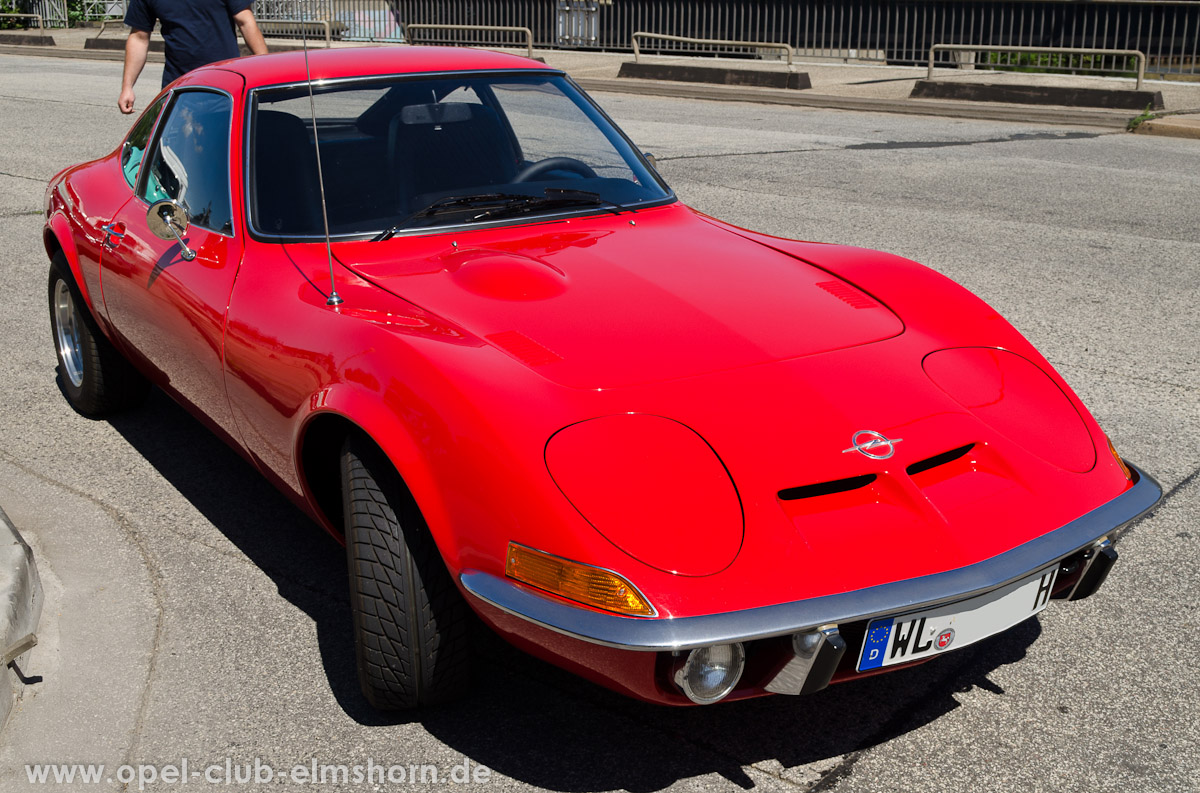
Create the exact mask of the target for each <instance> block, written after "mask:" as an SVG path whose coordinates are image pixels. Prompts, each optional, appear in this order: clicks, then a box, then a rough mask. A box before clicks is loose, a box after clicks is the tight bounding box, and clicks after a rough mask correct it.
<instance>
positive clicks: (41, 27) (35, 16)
mask: <svg viewBox="0 0 1200 793" xmlns="http://www.w3.org/2000/svg"><path fill="white" fill-rule="evenodd" d="M0 17H15V18H17V19H32V20H33V21H34V22H36V23H37V25H35V26H34V27H36V28H37V29H38V30H45V29H46V25H45V23H44V22H42V15H41V14H0Z"/></svg>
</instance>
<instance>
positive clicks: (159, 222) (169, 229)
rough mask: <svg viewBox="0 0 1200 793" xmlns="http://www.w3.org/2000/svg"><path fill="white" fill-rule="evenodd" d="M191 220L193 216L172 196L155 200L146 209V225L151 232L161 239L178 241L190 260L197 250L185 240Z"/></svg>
mask: <svg viewBox="0 0 1200 793" xmlns="http://www.w3.org/2000/svg"><path fill="white" fill-rule="evenodd" d="M190 222H191V218H189V217H188V212H187V210H186V209H184V208H183V205H182V204H180V203H179V202H178V201H175V200H173V199H170V198H164V199H163V200H162V201H155V202H154V203H153V204H151V205H150V209H148V210H147V211H146V225H147V226H148V227H149V229H150V232H151V233H152V234H154V236H156V237H159V238H160V239H164V240H175V241H176V242H178V243H179V249H180V253H181V254H182V256H183V259H184V261H188V262H190V261H191V260H192V259H195V258H196V252H195V251H194V250H192V249H191V248H189V247H188V246H187V244H186V243H185V242H184V241H183V235H184V234H186V233H187V230H188V224H189V223H190Z"/></svg>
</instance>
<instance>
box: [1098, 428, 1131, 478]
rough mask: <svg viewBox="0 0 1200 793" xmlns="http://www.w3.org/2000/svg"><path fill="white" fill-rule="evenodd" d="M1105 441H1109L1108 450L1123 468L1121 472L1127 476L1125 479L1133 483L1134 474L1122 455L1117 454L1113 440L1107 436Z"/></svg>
mask: <svg viewBox="0 0 1200 793" xmlns="http://www.w3.org/2000/svg"><path fill="white" fill-rule="evenodd" d="M1104 439H1105V440H1106V441H1108V450H1109V451H1110V452H1112V456H1113V459H1114V460H1116V461H1117V465H1119V466H1121V471H1122V472H1123V473H1124V474H1125V478H1126V479H1128V480H1129V481H1130V482H1132V481H1133V472H1132V471H1130V470H1129V466H1128V465H1126V464H1125V461H1124V460H1122V459H1121V455H1119V454H1117V447H1116V446H1114V445H1113V442H1112V438H1110V437H1108V436H1107V435H1105V436H1104Z"/></svg>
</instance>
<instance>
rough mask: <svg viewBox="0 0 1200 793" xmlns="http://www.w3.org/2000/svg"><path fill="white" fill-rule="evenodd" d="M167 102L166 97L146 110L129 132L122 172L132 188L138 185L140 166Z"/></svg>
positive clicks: (122, 160) (123, 154) (123, 149)
mask: <svg viewBox="0 0 1200 793" xmlns="http://www.w3.org/2000/svg"><path fill="white" fill-rule="evenodd" d="M166 101H167V97H165V96H164V97H163V98H162V99H159V100H158V101H157V102H155V103H154V104H153V105H151V106H150V107H148V108H146V112H145V113H142V117H141V118H139V119H138V120H137V123H136V124H134V125H133V129H131V130H129V136H128V137H127V138H125V145H124V146H123V147H122V148H121V171H122V172H123V173H124V174H125V181H126V182H129V186H130V187H134V186H135V185H137V175H138V166H140V165H141V164H142V155H143V154H145V152H146V146H147V145H149V143H150V133H151V132H153V131H154V122H155V121H156V120H157V119H158V114H159V112H160V111H161V110H162V107H163V103H165V102H166Z"/></svg>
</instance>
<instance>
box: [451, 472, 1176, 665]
mask: <svg viewBox="0 0 1200 793" xmlns="http://www.w3.org/2000/svg"><path fill="white" fill-rule="evenodd" d="M1128 465H1129V467H1130V469H1131V470H1132V471H1134V473H1135V475H1136V476H1137V481H1136V482H1135V483H1134V485H1133V487H1131V488H1130V489H1128V490H1126V491H1125V492H1124V493H1122V494H1121V495H1119V496H1117V497H1116V498H1114V499H1113V500H1111V501H1109V502H1107V503H1105V504H1102V505H1101V506H1099V507H1097V508H1096V509H1094V510H1092V511H1091V512H1088V513H1087V514H1085V515H1082V516H1080V517H1078V518H1076V519H1075V520H1073V521H1071V522H1070V523H1067V524H1066V525H1064V526H1061V527H1059V528H1058V529H1056V530H1054V531H1050V532H1047V533H1046V534H1044V535H1042V536H1041V537H1037V538H1035V539H1033V540H1030V541H1029V542H1026V543H1024V544H1022V545H1019V546H1017V547H1016V548H1013V549H1012V550H1010V551H1006V552H1005V553H1002V554H1000V555H998V556H994V557H992V558H991V559H985V560H984V561H982V562H977V563H975V564H972V565H968V566H966V567H960V568H958V569H955V570H947V571H945V572H942V573H936V574H934V575H928V576H922V577H920V578H911V579H907V580H904V581H895V582H892V583H887V584H880V585H878V586H873V587H868V588H866V589H859V590H855V591H852V592H843V593H840V594H836V595H827V596H825V597H816V598H810V599H808V600H798V601H795V602H792V603H780V604H777V605H774V606H763V607H760V608H753V609H745V610H742V611H731V612H725V613H721V614H706V615H702V616H698V617H679V618H663V619H648V618H636V617H622V616H618V615H615V614H602V613H600V612H597V611H591V610H588V609H584V608H576V607H574V606H570V605H567V604H566V603H565V602H564V601H560V600H555V599H552V598H550V597H547V596H543V595H540V594H536V593H535V592H534V590H532V589H528V588H526V587H524V586H521V585H520V584H517V583H516V582H514V581H510V580H508V579H506V578H501V577H499V576H495V575H492V574H490V573H485V572H482V571H479V570H466V571H464V572H463V573H462V574H461V575H460V576H459V580H460V581H461V582H462V585H463V587H464V588H465V589H466V591H467V592H468V593H469V594H470V595H471V596H473V597H475V598H478V599H479V600H482V601H483V602H485V603H488V604H490V605H492V606H494V607H496V608H498V609H500V610H501V611H503V612H505V613H507V614H511V615H513V616H515V617H519V618H521V619H524V620H526V621H528V622H531V623H533V624H535V625H539V626H541V627H543V628H546V629H548V630H551V631H554V632H556V633H560V634H562V635H564V636H568V637H570V638H573V639H578V640H580V641H584V642H588V643H590V644H598V645H601V646H604V647H615V648H618V649H622V650H632V651H640V652H660V651H675V650H689V649H693V648H696V647H705V646H708V645H713V644H728V643H731V642H746V641H753V640H755V639H768V638H771V637H775V636H786V635H788V634H792V633H797V632H801V631H805V630H811V629H813V628H817V627H819V626H821V625H830V624H842V625H844V624H846V623H851V622H861V621H864V620H868V619H873V618H875V617H883V616H888V615H893V614H903V613H906V612H910V611H921V610H924V609H927V608H932V607H936V606H940V605H943V604H946V603H953V602H957V601H960V600H965V599H967V598H971V597H975V596H977V595H981V594H984V593H985V592H989V591H991V590H993V589H997V588H999V587H1002V586H1005V585H1007V584H1009V583H1012V582H1013V581H1017V580H1019V579H1020V578H1022V577H1024V576H1026V575H1029V574H1030V573H1032V572H1034V571H1036V570H1039V569H1041V568H1043V567H1045V566H1046V565H1049V564H1052V563H1054V562H1055V561H1059V560H1062V559H1065V558H1067V557H1068V556H1071V555H1072V554H1074V553H1077V552H1079V551H1081V550H1083V549H1085V548H1087V547H1088V546H1091V545H1094V544H1095V543H1097V542H1098V541H1100V540H1102V539H1103V538H1104V537H1105V536H1106V535H1110V534H1112V533H1114V532H1115V531H1117V530H1118V529H1120V528H1121V527H1122V526H1125V525H1126V524H1128V523H1130V522H1131V521H1134V520H1136V519H1138V518H1139V517H1141V516H1142V515H1144V514H1146V513H1147V512H1148V511H1150V510H1151V509H1153V508H1154V506H1155V505H1156V504H1158V502H1159V500H1160V499H1161V498H1162V488H1161V486H1159V484H1158V482H1156V481H1155V480H1154V478H1153V477H1151V476H1150V475H1149V474H1147V473H1146V472H1144V471H1142V470H1141V469H1140V468H1138V467H1137V466H1135V465H1133V464H1132V463H1128Z"/></svg>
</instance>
